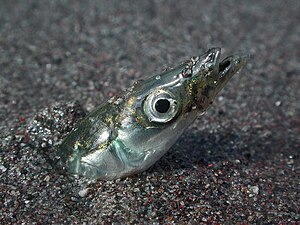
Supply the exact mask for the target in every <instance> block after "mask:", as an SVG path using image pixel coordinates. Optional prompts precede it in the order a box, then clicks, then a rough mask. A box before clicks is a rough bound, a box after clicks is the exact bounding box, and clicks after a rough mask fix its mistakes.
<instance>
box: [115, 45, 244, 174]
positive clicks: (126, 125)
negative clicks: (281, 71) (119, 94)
mask: <svg viewBox="0 0 300 225" xmlns="http://www.w3.org/2000/svg"><path fill="white" fill-rule="evenodd" d="M220 54H221V49H220V48H212V49H209V50H208V51H207V52H206V53H205V54H203V55H201V56H198V57H192V58H191V59H190V60H188V61H186V62H185V63H183V64H181V65H180V66H178V67H176V68H174V69H171V70H169V71H166V72H163V73H161V74H159V75H155V76H152V77H150V78H148V79H146V80H143V81H141V82H139V83H138V84H137V85H135V86H134V88H133V89H132V90H130V91H128V93H127V101H125V102H126V103H125V105H123V106H124V110H123V111H122V113H121V116H120V117H119V118H120V119H121V121H120V123H119V124H121V126H120V128H119V129H118V138H119V139H120V140H121V141H122V143H123V144H124V146H127V148H128V149H130V150H131V151H132V152H139V153H141V154H142V155H143V157H141V159H142V160H137V161H135V162H136V163H137V166H136V167H141V165H143V167H142V170H144V169H146V168H148V167H149V166H150V165H152V164H153V163H154V162H156V161H157V160H158V159H159V158H160V157H161V156H162V155H163V154H165V152H166V151H167V150H168V149H169V148H170V147H171V146H172V145H173V144H174V143H175V142H176V140H177V139H178V138H179V137H180V136H181V134H182V133H183V132H184V130H185V129H186V128H187V127H188V126H189V125H190V124H191V123H192V122H193V121H194V120H195V119H196V118H197V116H198V115H199V114H201V113H203V112H204V111H205V110H206V109H207V108H208V107H209V106H210V105H211V104H212V102H213V100H214V98H215V97H216V95H217V94H218V93H219V92H220V91H221V90H222V89H223V87H224V86H225V84H226V83H227V82H228V81H229V80H230V78H231V77H232V76H233V75H234V74H236V73H237V72H238V71H239V70H240V69H241V68H242V67H243V66H244V65H245V62H246V57H244V56H229V57H227V58H225V59H224V60H222V61H221V60H220Z"/></svg>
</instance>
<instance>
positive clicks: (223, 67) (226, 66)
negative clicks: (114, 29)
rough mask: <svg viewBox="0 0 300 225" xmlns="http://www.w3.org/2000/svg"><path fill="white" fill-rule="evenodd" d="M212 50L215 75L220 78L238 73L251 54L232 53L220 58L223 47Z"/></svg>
mask: <svg viewBox="0 0 300 225" xmlns="http://www.w3.org/2000/svg"><path fill="white" fill-rule="evenodd" d="M210 52H211V53H212V54H213V55H214V64H215V67H216V68H215V69H214V71H215V75H216V76H217V77H218V78H223V77H225V76H226V77H231V76H232V75H234V74H235V73H237V72H238V71H239V70H240V69H241V68H242V67H243V66H244V65H245V64H246V61H247V59H248V58H249V55H238V54H237V55H231V56H227V57H226V58H224V59H223V60H222V61H221V60H220V55H221V48H213V49H210Z"/></svg>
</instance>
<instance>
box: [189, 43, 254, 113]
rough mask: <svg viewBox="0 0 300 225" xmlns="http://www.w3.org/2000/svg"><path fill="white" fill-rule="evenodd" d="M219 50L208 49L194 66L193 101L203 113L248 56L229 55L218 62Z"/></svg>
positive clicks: (243, 64)
mask: <svg viewBox="0 0 300 225" xmlns="http://www.w3.org/2000/svg"><path fill="white" fill-rule="evenodd" d="M220 56H221V48H212V49H209V50H208V51H207V52H206V53H205V54H204V55H203V56H201V58H200V59H199V60H198V62H197V64H196V65H195V66H194V74H193V77H194V85H195V86H196V87H194V90H195V89H196V91H194V93H193V94H194V99H196V101H195V105H196V106H197V109H198V110H200V111H205V110H206V109H207V108H208V107H209V105H211V104H212V102H213V101H214V99H215V97H216V96H217V95H218V93H219V92H220V91H221V90H222V89H223V88H224V86H225V85H226V84H227V82H228V81H229V80H230V79H231V78H232V77H233V76H234V75H235V74H237V73H238V72H239V71H240V70H241V69H242V68H243V67H244V66H245V64H246V62H247V60H248V58H249V56H248V55H231V56H228V57H226V58H224V59H223V60H220Z"/></svg>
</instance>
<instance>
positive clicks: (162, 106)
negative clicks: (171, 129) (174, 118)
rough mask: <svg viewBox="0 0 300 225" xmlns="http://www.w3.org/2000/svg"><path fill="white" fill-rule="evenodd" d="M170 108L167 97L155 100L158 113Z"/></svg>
mask: <svg viewBox="0 0 300 225" xmlns="http://www.w3.org/2000/svg"><path fill="white" fill-rule="evenodd" d="M169 108H170V102H169V100H167V99H159V100H157V102H155V109H156V111H157V112H159V113H166V112H168V110H169Z"/></svg>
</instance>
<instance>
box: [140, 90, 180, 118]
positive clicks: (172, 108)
mask: <svg viewBox="0 0 300 225" xmlns="http://www.w3.org/2000/svg"><path fill="white" fill-rule="evenodd" d="M143 109H144V112H145V114H146V116H147V117H148V119H149V121H150V122H158V123H166V122H169V121H171V120H172V119H173V118H175V117H176V116H177V114H178V111H179V105H178V102H177V100H176V97H175V96H174V95H173V94H172V93H170V92H168V91H166V90H157V91H154V92H153V93H151V94H150V95H148V96H147V97H146V99H145V101H144V105H143Z"/></svg>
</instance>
